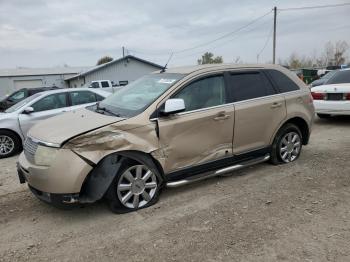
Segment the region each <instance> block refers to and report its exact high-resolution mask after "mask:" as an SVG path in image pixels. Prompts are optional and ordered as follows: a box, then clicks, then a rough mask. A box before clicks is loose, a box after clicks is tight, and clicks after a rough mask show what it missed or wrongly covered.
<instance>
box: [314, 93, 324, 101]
mask: <svg viewBox="0 0 350 262" xmlns="http://www.w3.org/2000/svg"><path fill="white" fill-rule="evenodd" d="M311 95H312V98H313V99H314V100H324V99H325V97H326V94H325V93H315V92H311Z"/></svg>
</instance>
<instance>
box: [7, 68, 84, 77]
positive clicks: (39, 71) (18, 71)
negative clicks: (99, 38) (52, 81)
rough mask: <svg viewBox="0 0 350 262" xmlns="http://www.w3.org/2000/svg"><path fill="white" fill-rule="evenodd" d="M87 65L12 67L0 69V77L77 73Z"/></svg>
mask: <svg viewBox="0 0 350 262" xmlns="http://www.w3.org/2000/svg"><path fill="white" fill-rule="evenodd" d="M88 68H89V67H52V68H14V69H0V77H10V76H37V75H65V74H79V73H80V72H82V71H85V70H87V69H88Z"/></svg>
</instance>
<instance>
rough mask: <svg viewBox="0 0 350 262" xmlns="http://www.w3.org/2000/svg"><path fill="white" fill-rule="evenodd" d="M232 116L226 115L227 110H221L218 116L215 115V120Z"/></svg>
mask: <svg viewBox="0 0 350 262" xmlns="http://www.w3.org/2000/svg"><path fill="white" fill-rule="evenodd" d="M228 118H230V115H226V114H225V112H220V113H219V114H217V115H216V117H214V120H215V121H219V120H225V119H228Z"/></svg>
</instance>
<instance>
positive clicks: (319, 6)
mask: <svg viewBox="0 0 350 262" xmlns="http://www.w3.org/2000/svg"><path fill="white" fill-rule="evenodd" d="M347 5H350V3H342V4H334V5H315V6H303V7H290V8H278V11H294V10H307V9H318V8H329V7H340V6H347Z"/></svg>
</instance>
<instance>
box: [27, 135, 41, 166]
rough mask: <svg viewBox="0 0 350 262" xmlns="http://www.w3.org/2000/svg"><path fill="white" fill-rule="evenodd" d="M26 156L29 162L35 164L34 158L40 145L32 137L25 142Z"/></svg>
mask: <svg viewBox="0 0 350 262" xmlns="http://www.w3.org/2000/svg"><path fill="white" fill-rule="evenodd" d="M23 149H24V150H23V151H24V155H25V156H26V158H27V160H28V161H29V162H32V163H34V156H35V153H36V150H37V149H38V143H36V142H34V141H33V140H32V139H31V138H30V137H27V139H26V141H25V142H24V148H23Z"/></svg>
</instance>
